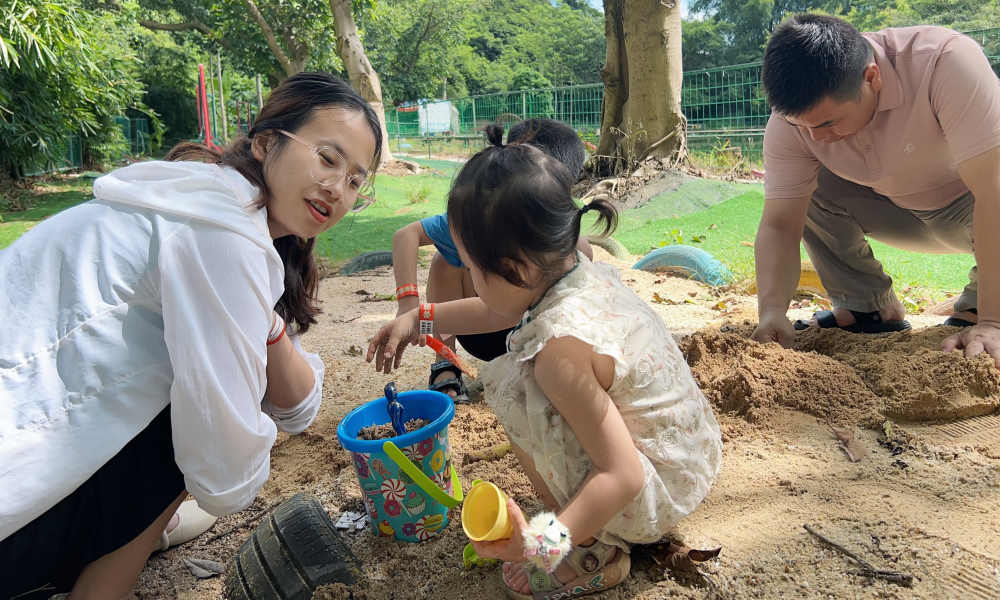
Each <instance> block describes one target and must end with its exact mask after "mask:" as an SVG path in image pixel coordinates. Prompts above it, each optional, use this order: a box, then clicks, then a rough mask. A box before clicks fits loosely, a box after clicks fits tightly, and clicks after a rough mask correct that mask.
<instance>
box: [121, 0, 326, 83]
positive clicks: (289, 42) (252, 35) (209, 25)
mask: <svg viewBox="0 0 1000 600" xmlns="http://www.w3.org/2000/svg"><path fill="white" fill-rule="evenodd" d="M141 1H142V6H143V9H144V13H143V15H142V17H141V18H140V19H139V23H140V24H142V25H143V26H144V27H147V28H149V29H153V30H161V31H172V32H196V33H197V34H199V35H196V36H191V37H190V38H189V39H191V40H192V41H194V42H195V43H197V44H199V45H200V46H201V47H202V49H203V50H204V51H205V52H206V53H209V54H215V52H216V50H218V49H221V50H222V51H223V52H224V53H225V54H226V60H227V61H228V62H229V63H231V64H232V65H233V66H234V67H235V68H237V69H238V70H239V71H240V72H242V73H244V74H246V75H248V76H254V75H255V74H257V73H260V74H262V75H263V76H264V77H265V78H266V79H267V81H268V83H269V84H270V86H271V87H274V86H276V85H278V84H279V83H280V82H282V81H284V80H285V78H286V77H288V76H289V75H291V74H293V73H296V72H299V71H303V70H307V69H308V70H319V71H333V72H337V73H339V72H340V71H341V70H342V66H341V64H340V59H339V58H337V49H336V41H335V39H334V36H333V35H332V33H333V17H332V16H331V13H330V5H329V3H328V2H327V1H326V0H282V1H281V2H261V1H258V2H255V3H252V4H253V6H254V7H255V8H256V10H257V11H258V12H259V15H260V18H261V19H262V20H263V22H264V23H266V25H267V27H268V29H269V30H270V31H271V33H272V34H273V38H274V39H273V41H274V43H275V44H276V46H277V53H276V52H275V49H273V48H272V47H271V46H270V45H269V42H268V39H267V37H266V36H265V34H264V32H263V31H262V28H261V25H260V23H259V22H258V20H257V18H256V16H255V15H254V14H252V12H251V10H250V8H249V7H248V2H247V1H246V0H141ZM278 53H280V56H279V54H278ZM282 58H284V59H286V60H287V61H288V63H289V64H290V65H291V67H289V66H287V65H285V64H283V62H282Z"/></svg>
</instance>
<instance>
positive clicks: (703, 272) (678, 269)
mask: <svg viewBox="0 0 1000 600" xmlns="http://www.w3.org/2000/svg"><path fill="white" fill-rule="evenodd" d="M632 268H633V269H640V270H643V271H652V272H654V273H678V274H680V275H684V276H686V277H690V278H692V279H694V280H696V281H700V282H702V283H707V284H708V285H711V286H720V285H725V284H727V283H729V282H730V281H732V279H733V274H732V273H731V272H730V271H729V269H727V268H726V265H724V264H722V261H720V260H719V259H717V258H715V257H714V256H712V255H711V254H709V253H708V252H705V251H704V250H702V249H701V248H695V247H693V246H683V245H680V244H678V245H674V246H664V247H662V248H657V249H656V250H653V251H652V252H650V253H649V254H647V255H646V256H644V257H642V260H640V261H639V262H637V263H635V265H633V267H632Z"/></svg>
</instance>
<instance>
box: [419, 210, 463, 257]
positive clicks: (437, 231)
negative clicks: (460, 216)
mask: <svg viewBox="0 0 1000 600" xmlns="http://www.w3.org/2000/svg"><path fill="white" fill-rule="evenodd" d="M420 224H421V225H422V226H423V228H424V233H426V234H427V237H429V238H431V241H433V242H434V247H435V248H437V251H438V252H440V253H441V256H443V257H444V259H445V260H446V261H448V264H449V265H451V266H453V267H455V268H456V269H463V268H465V264H464V263H462V259H461V258H459V257H458V248H456V247H455V242H454V241H453V240H452V239H451V231H450V230H449V229H448V215H447V214H444V215H435V216H433V217H427V218H426V219H422V220H421V221H420Z"/></svg>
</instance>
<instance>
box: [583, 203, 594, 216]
mask: <svg viewBox="0 0 1000 600" xmlns="http://www.w3.org/2000/svg"><path fill="white" fill-rule="evenodd" d="M593 209H594V207H593V206H591V205H590V204H584V205H583V206H582V207H581V208H580V215H584V214H586V212H587V211H588V210H593Z"/></svg>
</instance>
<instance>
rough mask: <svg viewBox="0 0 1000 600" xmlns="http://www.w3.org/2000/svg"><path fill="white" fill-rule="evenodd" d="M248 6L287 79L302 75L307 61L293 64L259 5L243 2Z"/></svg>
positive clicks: (247, 0) (245, 0)
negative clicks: (298, 74)
mask: <svg viewBox="0 0 1000 600" xmlns="http://www.w3.org/2000/svg"><path fill="white" fill-rule="evenodd" d="M243 3H244V4H246V7H247V12H249V13H250V18H252V19H253V20H254V22H255V23H257V27H259V28H260V33H261V35H263V36H264V41H266V42H267V47H268V48H270V50H271V53H272V54H273V55H274V58H275V60H277V61H278V63H279V64H281V68H282V69H284V70H285V77H291V76H292V75H295V74H296V73H300V72H301V71H302V69H303V68H305V61H302V62H301V63H299V62H293V60H292V59H290V58H288V55H287V54H285V51H284V50H282V49H281V46H279V45H278V40H277V39H276V38H275V37H274V31H273V30H271V26H270V25H268V23H267V20H266V19H264V15H262V14H261V13H260V9H258V8H257V4H256V3H255V2H254V1H253V0H243ZM285 77H281V78H280V79H281V81H284V80H285Z"/></svg>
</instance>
